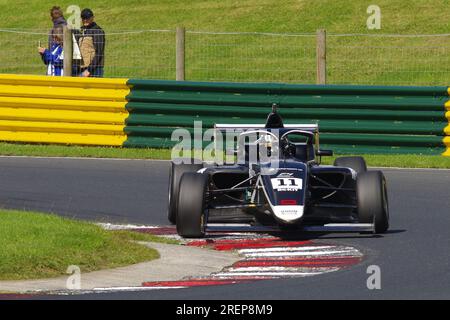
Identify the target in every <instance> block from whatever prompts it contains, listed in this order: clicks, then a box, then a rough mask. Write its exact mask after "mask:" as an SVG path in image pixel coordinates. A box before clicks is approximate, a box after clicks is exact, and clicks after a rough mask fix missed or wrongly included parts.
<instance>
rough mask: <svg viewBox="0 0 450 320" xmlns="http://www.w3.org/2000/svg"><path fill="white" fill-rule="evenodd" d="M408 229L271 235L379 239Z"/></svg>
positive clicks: (280, 235) (298, 239) (288, 237)
mask: <svg viewBox="0 0 450 320" xmlns="http://www.w3.org/2000/svg"><path fill="white" fill-rule="evenodd" d="M404 232H407V230H404V229H394V230H388V231H386V233H384V234H373V233H370V232H361V233H336V232H302V233H298V232H283V233H280V232H274V233H271V235H273V236H276V237H278V238H280V239H283V240H288V241H294V240H296V241H301V240H318V239H377V238H384V237H386V236H388V235H390V234H398V233H404Z"/></svg>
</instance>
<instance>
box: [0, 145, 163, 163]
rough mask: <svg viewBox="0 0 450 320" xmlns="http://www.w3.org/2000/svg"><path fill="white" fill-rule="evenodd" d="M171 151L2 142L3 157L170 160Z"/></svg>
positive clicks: (0, 152)
mask: <svg viewBox="0 0 450 320" xmlns="http://www.w3.org/2000/svg"><path fill="white" fill-rule="evenodd" d="M170 154H171V150H169V149H134V148H116V147H89V146H65V145H39V144H21V143H6V142H0V155H2V156H37V157H39V156H44V157H85V158H121V159H156V160H157V159H162V160H164V159H170Z"/></svg>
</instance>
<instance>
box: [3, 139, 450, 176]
mask: <svg viewBox="0 0 450 320" xmlns="http://www.w3.org/2000/svg"><path fill="white" fill-rule="evenodd" d="M0 156H41V157H85V158H119V159H155V160H169V159H170V156H171V150H170V149H137V148H136V149H134V148H115V147H81V146H64V145H37V144H16V143H5V142H2V143H0ZM339 156H340V155H335V156H334V157H324V158H323V159H322V160H323V161H322V163H323V164H332V163H333V161H334V159H336V157H339ZM362 156H363V157H364V158H365V159H366V161H367V164H368V166H371V167H398V168H437V169H450V157H443V156H441V155H413V154H388V155H386V154H365V155H364V154H363V155H362Z"/></svg>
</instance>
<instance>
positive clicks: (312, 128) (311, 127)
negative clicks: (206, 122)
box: [214, 124, 319, 133]
mask: <svg viewBox="0 0 450 320" xmlns="http://www.w3.org/2000/svg"><path fill="white" fill-rule="evenodd" d="M214 129H216V130H219V131H228V130H230V131H231V130H235V131H246V130H254V129H265V125H264V124H215V125H214ZM284 129H296V130H302V131H309V132H313V133H316V132H319V125H318V124H285V125H284Z"/></svg>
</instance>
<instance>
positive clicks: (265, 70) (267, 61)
mask: <svg viewBox="0 0 450 320" xmlns="http://www.w3.org/2000/svg"><path fill="white" fill-rule="evenodd" d="M48 32H49V31H48V30H18V29H15V30H11V29H9V30H1V29H0V46H1V50H0V73H16V74H45V71H46V67H45V65H44V63H43V62H42V59H41V58H40V56H39V54H38V52H37V47H38V44H39V43H41V45H43V46H46V45H47V42H48ZM105 32H106V49H105V74H104V75H105V77H129V78H146V79H166V80H174V79H175V77H176V56H177V55H176V32H175V30H132V31H129V30H128V31H127V30H125V31H120V30H105ZM449 40H450V34H443V35H375V34H371V35H367V34H328V35H327V38H326V69H327V72H326V75H327V83H330V84H369V85H448V79H450V41H449ZM316 46H317V39H316V34H315V33H310V34H274V33H239V32H194V31H187V32H186V34H185V75H186V80H194V81H240V82H285V83H305V84H309V83H316V68H317V53H316Z"/></svg>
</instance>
